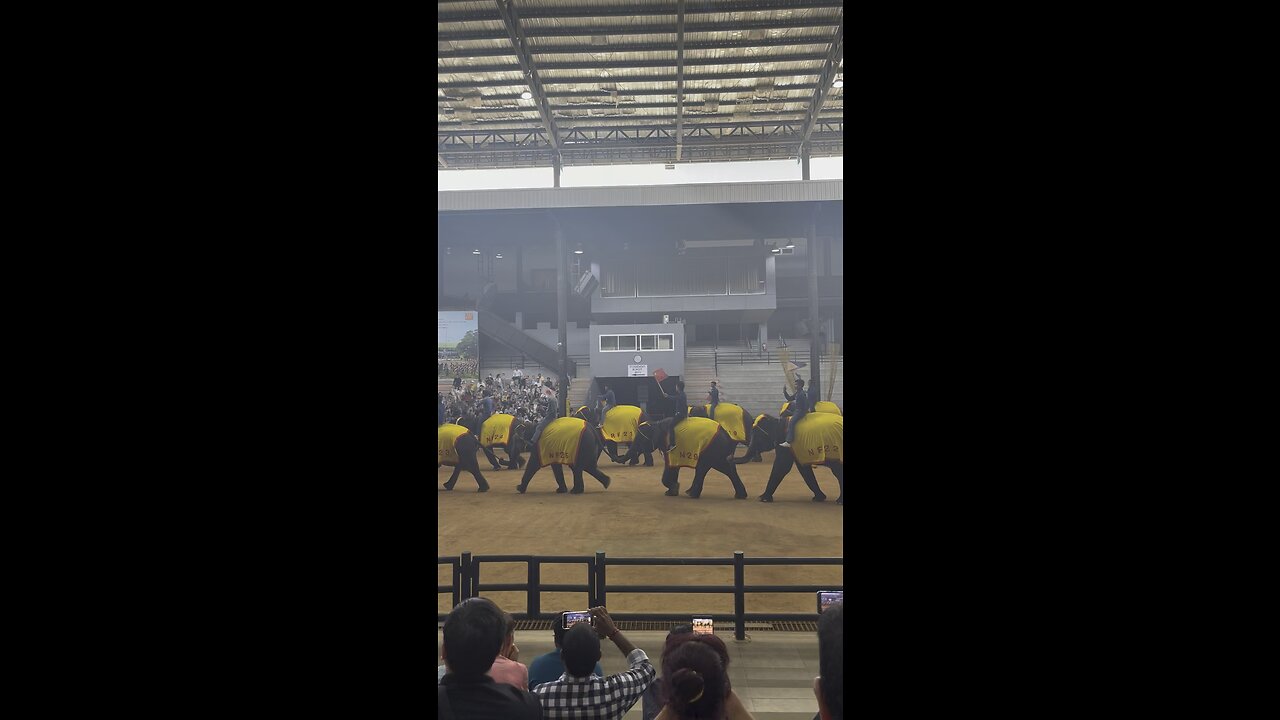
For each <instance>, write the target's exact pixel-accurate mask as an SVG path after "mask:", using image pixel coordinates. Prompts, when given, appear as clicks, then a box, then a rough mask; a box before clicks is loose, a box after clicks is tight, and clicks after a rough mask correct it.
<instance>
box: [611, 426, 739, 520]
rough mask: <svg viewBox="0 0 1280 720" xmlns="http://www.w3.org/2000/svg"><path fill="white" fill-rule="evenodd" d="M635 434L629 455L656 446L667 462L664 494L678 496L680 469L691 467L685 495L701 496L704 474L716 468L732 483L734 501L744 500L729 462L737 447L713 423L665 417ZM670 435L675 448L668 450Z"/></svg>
mask: <svg viewBox="0 0 1280 720" xmlns="http://www.w3.org/2000/svg"><path fill="white" fill-rule="evenodd" d="M638 431H639V434H638V437H637V439H636V444H635V445H633V446H632V452H637V451H638V452H645V451H648V450H651V449H652V448H655V447H656V448H657V450H658V451H659V452H661V453H662V455H663V458H664V459H665V461H666V462H665V465H666V469H665V470H663V472H662V484H663V485H664V486H665V487H666V488H667V492H666V494H667V495H671V496H674V495H677V494H679V492H680V468H682V467H691V468H694V472H693V485H692V486H691V487H690V488H689V489H688V490H687V491H686V492H685V495H688V496H689V497H691V498H695V499H696V498H698V497H701V496H702V482H703V480H704V479H705V478H706V476H707V471H709V470H712V469H715V470H717V471H719V472H720V473H722V474H724V475H725V476H726V477H728V478H729V482H731V483H733V491H734V498H736V499H738V500H741V499H743V498H745V497H747V488H746V486H744V485H743V484H742V478H740V477H738V469H737V468H736V467H735V466H734V464H733V462H732V460H733V451H734V448H735V447H736V446H737V444H736V443H735V442H734V441H733V438H731V437H729V434H728V433H727V432H725V429H724V428H722V427H720V425H719V424H718V423H717V422H716V421H714V420H711V419H709V418H699V417H691V418H687V419H685V420H681V421H680V422H679V423H677V422H676V418H665V419H663V420H659V421H658V422H656V423H651V424H649V425H645V426H642V427H640V428H638ZM673 436H674V438H675V449H674V450H672V451H668V450H667V449H668V448H669V447H671V439H672V437H673Z"/></svg>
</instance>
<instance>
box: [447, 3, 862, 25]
mask: <svg viewBox="0 0 1280 720" xmlns="http://www.w3.org/2000/svg"><path fill="white" fill-rule="evenodd" d="M499 3H501V0H499ZM676 5H677V3H663V4H661V5H656V4H655V5H642V4H640V3H627V4H624V5H570V6H559V7H557V6H554V5H551V6H546V7H526V8H524V10H523V11H521V16H522V17H524V18H527V19H529V20H533V19H535V18H566V17H635V16H642V15H675V14H676V13H677V9H676ZM842 7H844V0H727V1H725V2H699V3H695V4H694V6H693V9H692V10H690V12H692V13H702V14H708V13H733V12H767V11H770V10H812V9H816V8H842ZM500 17H501V11H498V12H495V11H493V10H462V11H456V12H448V11H446V12H437V13H436V22H437V23H450V22H470V21H474V20H498V19H500Z"/></svg>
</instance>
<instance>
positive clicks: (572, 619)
mask: <svg viewBox="0 0 1280 720" xmlns="http://www.w3.org/2000/svg"><path fill="white" fill-rule="evenodd" d="M580 622H585V623H587V624H590V623H591V611H590V610H570V611H569V612H566V613H565V614H564V629H565V630H568V629H569V628H571V627H573V626H574V625H577V624H578V623H580Z"/></svg>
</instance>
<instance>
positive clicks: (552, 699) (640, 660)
mask: <svg viewBox="0 0 1280 720" xmlns="http://www.w3.org/2000/svg"><path fill="white" fill-rule="evenodd" d="M591 619H592V623H593V624H589V623H585V622H580V623H577V624H575V625H574V626H573V627H571V628H569V630H568V631H566V632H565V635H564V647H563V650H562V652H561V657H562V658H563V659H564V668H565V669H564V674H563V675H561V676H560V678H559V679H557V680H553V681H551V682H548V683H544V684H541V685H539V686H538V689H537V690H535V691H534V694H535V695H537V696H538V699H539V700H541V701H542V712H543V717H545V718H547V719H548V720H622V718H623V716H625V715H626V714H627V711H628V710H630V709H631V708H632V706H634V705H635V704H636V703H637V702H639V700H640V696H641V695H642V694H643V693H644V691H645V689H646V688H647V687H649V685H650V684H651V683H652V682H653V679H654V677H656V676H657V671H656V670H654V668H653V663H652V662H650V661H649V656H648V655H646V654H645V652H644V651H643V650H640V649H639V648H637V647H636V646H635V645H633V644H632V643H631V641H630V640H628V639H627V637H626V636H625V635H623V634H622V631H621V630H619V629H618V628H617V627H616V626H615V625H614V624H613V620H612V619H611V618H610V617H609V613H608V612H607V611H606V610H605V609H604V608H603V607H593V608H591ZM600 638H608V639H609V640H612V641H613V644H614V645H616V646H617V648H618V650H619V651H621V652H622V654H623V655H625V656H626V657H627V662H628V664H629V665H630V668H629V669H628V670H627V671H626V672H621V673H618V674H617V675H610V676H608V677H599V676H596V675H594V674H592V672H591V671H592V667H593V666H594V665H595V664H596V663H598V662H599V661H600V657H601V654H600Z"/></svg>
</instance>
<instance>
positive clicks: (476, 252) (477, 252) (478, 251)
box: [471, 248, 480, 255]
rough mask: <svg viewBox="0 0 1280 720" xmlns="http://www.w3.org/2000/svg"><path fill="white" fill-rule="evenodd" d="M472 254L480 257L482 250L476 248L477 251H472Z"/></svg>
mask: <svg viewBox="0 0 1280 720" xmlns="http://www.w3.org/2000/svg"><path fill="white" fill-rule="evenodd" d="M471 254H472V255H479V254H480V248H476V249H475V250H472V251H471Z"/></svg>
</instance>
